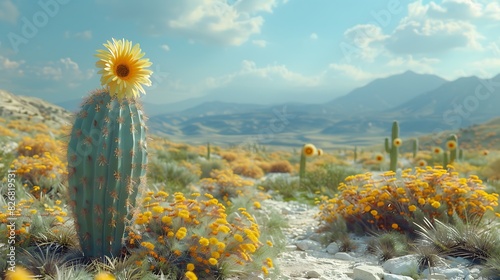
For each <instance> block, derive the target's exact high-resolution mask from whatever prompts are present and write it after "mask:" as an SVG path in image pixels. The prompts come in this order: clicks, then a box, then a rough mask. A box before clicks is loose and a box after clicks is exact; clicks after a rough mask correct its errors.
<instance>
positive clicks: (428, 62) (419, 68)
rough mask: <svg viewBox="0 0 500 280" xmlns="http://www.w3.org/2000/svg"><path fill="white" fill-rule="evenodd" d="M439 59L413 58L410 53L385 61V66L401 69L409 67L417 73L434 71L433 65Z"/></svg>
mask: <svg viewBox="0 0 500 280" xmlns="http://www.w3.org/2000/svg"><path fill="white" fill-rule="evenodd" d="M439 62H440V60H439V59H436V58H426V57H423V58H420V59H415V58H413V56H412V55H408V56H406V57H395V58H393V59H391V60H389V62H387V64H386V65H387V66H389V67H391V68H392V69H401V70H407V69H411V70H413V71H416V72H419V73H429V74H430V73H434V72H435V71H434V65H436V64H437V63H439Z"/></svg>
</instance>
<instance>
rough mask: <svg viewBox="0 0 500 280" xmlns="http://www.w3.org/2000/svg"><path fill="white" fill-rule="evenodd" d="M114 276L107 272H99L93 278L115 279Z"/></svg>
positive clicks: (95, 279)
mask: <svg viewBox="0 0 500 280" xmlns="http://www.w3.org/2000/svg"><path fill="white" fill-rule="evenodd" d="M115 279H116V278H115V277H114V276H113V275H111V274H109V273H108V272H99V273H97V274H96V276H95V277H94V280H115Z"/></svg>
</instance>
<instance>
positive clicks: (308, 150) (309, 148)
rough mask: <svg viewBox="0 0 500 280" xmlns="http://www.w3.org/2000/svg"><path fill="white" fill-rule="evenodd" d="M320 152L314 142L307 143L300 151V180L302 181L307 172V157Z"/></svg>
mask: <svg viewBox="0 0 500 280" xmlns="http://www.w3.org/2000/svg"><path fill="white" fill-rule="evenodd" d="M317 154H318V149H316V147H315V146H314V145H313V144H305V145H304V146H303V147H302V150H301V151H300V167H299V181H300V182H302V180H303V179H304V176H305V174H306V158H308V157H312V156H315V155H317Z"/></svg>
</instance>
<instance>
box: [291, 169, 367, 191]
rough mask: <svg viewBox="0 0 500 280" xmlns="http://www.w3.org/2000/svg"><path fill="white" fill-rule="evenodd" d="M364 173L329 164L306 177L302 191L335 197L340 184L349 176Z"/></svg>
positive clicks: (302, 184)
mask: <svg viewBox="0 0 500 280" xmlns="http://www.w3.org/2000/svg"><path fill="white" fill-rule="evenodd" d="M361 172H362V171H361V170H359V169H357V168H354V167H350V166H340V165H334V164H328V165H324V166H321V167H318V168H316V169H315V170H312V171H310V172H308V173H307V174H306V175H305V178H304V179H303V181H302V183H301V187H302V190H306V191H307V192H309V193H317V192H321V193H322V194H325V195H330V196H332V195H334V194H335V193H337V188H338V186H339V185H340V183H342V182H344V179H345V178H347V177H348V176H351V175H355V174H359V173H361Z"/></svg>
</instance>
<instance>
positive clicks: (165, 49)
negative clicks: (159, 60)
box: [161, 44, 170, 52]
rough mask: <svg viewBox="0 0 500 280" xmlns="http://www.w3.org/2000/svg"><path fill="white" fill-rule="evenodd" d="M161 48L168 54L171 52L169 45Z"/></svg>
mask: <svg viewBox="0 0 500 280" xmlns="http://www.w3.org/2000/svg"><path fill="white" fill-rule="evenodd" d="M161 48H162V50H164V51H166V52H168V51H170V47H169V46H168V45H167V44H164V45H161Z"/></svg>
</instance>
